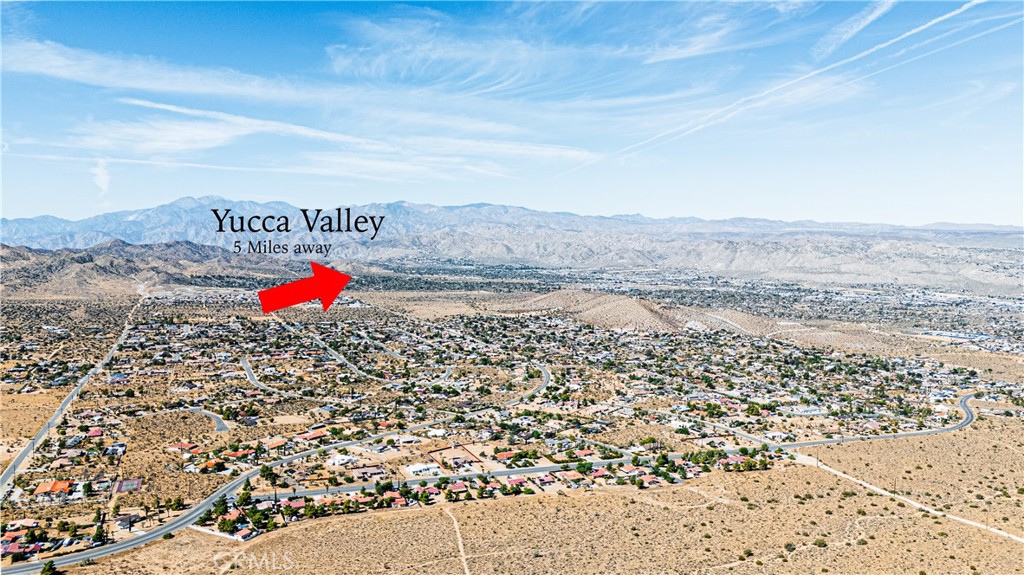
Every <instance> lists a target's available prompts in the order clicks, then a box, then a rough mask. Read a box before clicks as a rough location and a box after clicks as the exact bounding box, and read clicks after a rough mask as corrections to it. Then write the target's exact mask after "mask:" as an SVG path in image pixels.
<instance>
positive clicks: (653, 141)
mask: <svg viewBox="0 0 1024 575" xmlns="http://www.w3.org/2000/svg"><path fill="white" fill-rule="evenodd" d="M985 1H986V0H970V1H969V2H967V3H965V4H963V5H961V6H959V7H957V8H955V9H953V10H951V11H949V12H946V13H945V14H942V15H940V16H937V17H935V18H932V19H931V20H929V21H927V22H925V23H923V24H920V25H918V26H916V27H914V28H912V29H910V30H908V31H906V32H904V33H902V34H900V35H898V36H896V37H894V38H891V39H889V40H886V41H884V42H880V43H878V44H875V45H874V46H872V47H871V48H868V49H866V50H863V51H861V52H859V53H857V54H854V55H853V56H849V57H847V58H844V59H842V60H839V61H837V62H833V63H832V64H829V65H827V66H822V67H819V68H815V69H813V70H810V71H808V72H804V73H801V74H797V75H796V76H795V77H793V78H791V79H789V80H785V81H783V82H779V83H776V84H775V85H773V86H771V87H769V88H766V89H764V90H761V91H759V92H756V93H754V94H751V95H748V96H744V97H742V98H739V99H738V100H735V101H734V102H732V103H731V104H728V105H726V106H722V107H720V108H716V109H713V110H711V111H710V112H708V113H706V114H703V115H701V116H699V117H697V118H695V119H693V120H691V121H689V122H687V123H685V124H683V125H680V126H677V127H674V128H672V129H669V130H665V131H662V132H660V133H658V134H655V135H653V136H651V137H649V138H646V139H644V140H641V141H639V142H637V143H634V144H631V145H629V146H625V147H623V148H620V149H619V150H616V151H615V152H612V153H610V154H605V155H603V156H601V157H599V158H596V159H594V160H590V161H589V162H587V163H584V164H582V165H580V166H576V167H574V168H572V169H570V170H568V171H566V172H563V173H562V174H561V175H566V174H570V173H573V172H576V171H578V170H580V169H582V168H584V167H586V166H588V165H591V164H593V163H595V162H598V161H601V160H602V159H607V158H613V157H626V156H632V155H636V154H637V153H639V152H640V151H641V150H643V149H649V148H650V147H652V146H656V145H660V144H663V143H665V142H668V141H673V140H677V139H679V138H683V137H686V136H689V135H691V134H694V133H696V132H699V131H701V130H704V129H706V128H708V127H710V126H714V125H717V124H721V123H723V122H725V121H728V120H730V119H732V118H734V117H736V116H738V115H740V114H741V113H743V112H745V111H747V110H750V109H753V108H759V107H762V106H764V105H765V104H766V103H767V102H770V101H772V100H778V99H779V95H780V94H782V93H785V92H789V91H791V90H792V89H793V88H794V87H796V86H798V85H800V84H802V83H804V82H807V81H808V80H812V79H815V78H817V77H818V76H821V75H823V74H826V73H828V72H831V71H833V70H836V69H839V68H841V67H843V66H846V65H848V64H851V63H854V62H857V61H859V60H862V59H864V58H867V57H868V56H870V55H872V54H875V53H876V52H879V51H881V50H884V49H885V48H888V47H890V46H893V45H895V44H898V43H899V42H902V41H903V40H906V39H907V38H910V37H913V36H916V35H917V34H920V33H922V32H924V31H925V30H928V29H929V28H932V27H934V26H936V25H938V24H940V23H942V22H945V21H947V20H949V19H951V18H954V17H956V16H958V15H960V14H962V13H964V12H966V11H967V10H969V9H970V8H972V7H974V6H976V5H978V4H982V3H984V2H985ZM849 85H850V83H849V82H842V83H839V84H837V86H844V87H845V86H849ZM834 89H836V88H833V90H834ZM830 91H831V90H830Z"/></svg>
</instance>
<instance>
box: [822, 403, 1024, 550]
mask: <svg viewBox="0 0 1024 575" xmlns="http://www.w3.org/2000/svg"><path fill="white" fill-rule="evenodd" d="M807 453H808V455H813V456H816V457H819V458H820V459H821V461H822V462H823V463H825V464H827V465H829V466H831V467H834V468H836V469H839V470H840V471H843V472H845V473H848V474H850V475H852V476H854V477H857V478H858V479H862V480H864V481H867V482H869V483H872V484H874V485H877V486H878V487H882V488H884V489H888V490H890V491H891V490H892V489H893V488H895V489H896V490H897V491H899V492H900V494H905V495H908V496H909V497H911V498H912V499H915V500H917V501H920V502H921V503H924V504H925V505H929V506H931V507H934V508H936V509H943V510H945V511H948V512H950V513H952V514H954V515H959V516H961V517H966V518H968V519H973V520H975V521H980V522H987V523H988V524H990V525H993V526H995V527H999V528H1000V529H1003V530H1004V531H1009V532H1010V533H1014V534H1017V535H1024V420H1021V419H1019V418H1008V417H983V418H981V419H979V420H978V421H976V422H974V423H973V424H972V425H970V426H969V427H967V428H965V429H962V430H960V431H955V432H951V433H942V434H939V435H927V436H924V437H908V438H904V439H896V440H885V441H873V442H859V443H844V444H841V445H834V446H829V447H823V448H821V449H820V450H819V449H817V448H814V449H811V450H807ZM1018 490H1020V491H1018Z"/></svg>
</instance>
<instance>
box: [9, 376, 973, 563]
mask: <svg viewBox="0 0 1024 575" xmlns="http://www.w3.org/2000/svg"><path fill="white" fill-rule="evenodd" d="M542 370H543V372H544V373H545V374H546V376H545V380H544V381H543V382H542V384H541V386H545V385H547V383H548V382H549V381H550V373H549V372H548V370H547V368H542ZM531 393H536V390H534V391H533V392H531ZM970 399H971V396H970V395H965V396H962V397H961V398H960V402H959V405H960V407H961V409H963V410H964V413H965V417H964V419H963V420H962V421H960V422H959V423H957V424H956V425H952V426H950V427H944V428H940V429H928V430H922V431H915V432H907V433H896V434H890V435H885V436H871V437H864V438H858V439H849V440H847V441H855V440H870V439H891V438H897V437H912V436H915V435H934V434H937V433H947V432H950V431H956V430H958V429H963V428H964V427H966V426H968V425H970V424H971V423H972V422H973V421H974V420H975V414H974V412H973V411H972V410H971V408H970V406H969V405H968V403H967V402H968V401H969V400H970ZM514 401H515V402H516V403H518V401H519V400H514ZM451 419H452V418H451V417H448V418H445V419H438V420H434V421H430V422H426V423H421V424H418V425H415V426H412V427H408V428H406V429H404V430H397V429H396V430H393V431H389V432H386V433H381V434H378V435H373V436H369V437H366V438H363V439H359V440H349V441H341V442H337V443H332V444H330V445H324V446H316V447H314V448H312V449H308V450H306V451H302V452H299V453H295V454H292V455H289V456H287V457H284V458H282V459H278V460H276V461H273V462H268V463H267V464H266V465H267V466H269V467H278V466H281V465H287V464H289V463H292V462H294V461H297V460H299V459H303V458H306V457H309V456H311V455H313V454H315V453H316V452H317V451H319V450H321V449H336V448H340V447H351V446H354V445H358V444H360V443H366V442H371V441H375V440H377V439H381V438H384V437H388V436H391V435H395V434H398V433H408V432H411V431H417V430H420V429H425V428H427V427H431V426H434V425H438V424H441V423H446V422H447V421H450V420H451ZM839 442H840V440H822V441H821V442H815V441H811V442H803V443H794V444H784V445H782V446H781V447H787V446H792V447H793V448H795V447H809V446H813V445H823V444H826V443H839ZM727 453H735V451H733V450H729V451H727ZM681 455H682V454H673V455H670V456H669V458H670V459H678V458H679V457H681ZM651 459H653V457H651V456H648V457H641V458H640V461H641V462H648V461H650V460H651ZM631 460H632V458H630V457H621V458H618V459H602V460H598V461H594V462H593V463H594V465H595V466H605V465H608V464H618V463H629V462H630V461H631ZM561 469H562V466H561V465H543V466H537V467H530V468H521V469H505V470H499V471H493V472H489V473H487V474H486V475H490V476H494V477H506V476H509V475H525V474H531V473H551V472H554V471H560V470H561ZM258 474H259V468H253V469H251V470H249V471H246V472H245V473H242V474H240V475H239V476H238V477H236V478H235V479H234V480H232V481H231V482H230V483H228V484H226V485H224V486H223V487H221V488H220V489H218V490H217V491H215V492H213V494H211V495H210V496H209V497H207V498H206V499H204V500H203V501H201V502H200V503H198V504H196V505H195V506H194V507H192V508H191V509H189V510H188V511H186V512H185V513H184V514H182V515H180V516H178V517H176V518H175V519H172V520H171V521H169V522H167V523H165V524H164V525H161V526H159V527H157V528H155V529H152V530H151V531H149V532H147V533H145V534H142V535H138V536H136V537H133V538H131V539H127V540H125V541H121V542H118V543H112V544H110V545H105V546H103V547H98V548H96V549H90V550H87V551H80V552H78V553H72V554H69V555H66V556H63V557H57V558H54V560H53V561H54V564H55V565H56V566H58V567H63V566H67V565H73V564H75V563H80V562H82V561H86V560H95V559H99V558H102V557H107V556H109V555H114V554H116V553H120V552H122V551H128V550H130V549H134V548H136V547H139V546H141V545H145V544H147V543H150V542H152V541H155V540H157V539H160V538H162V537H163V536H164V534H166V533H172V532H174V531H177V530H179V529H182V528H185V527H188V526H189V525H191V524H192V523H194V522H195V521H196V520H197V519H198V518H199V516H200V515H202V514H203V512H205V511H206V510H207V509H209V508H210V507H212V506H213V502H214V501H215V500H216V499H218V498H219V497H220V496H221V495H230V494H231V493H234V492H235V491H237V490H238V489H240V488H241V487H242V485H243V484H244V483H245V480H246V479H252V478H253V477H255V476H257V475H258ZM477 475H480V474H479V473H465V474H457V475H450V476H447V477H450V478H451V479H468V478H472V477H476V476H477ZM424 479H426V480H430V479H436V478H422V479H420V478H417V479H415V480H406V481H396V482H395V483H400V484H409V483H419V481H422V480H424ZM364 487H366V488H367V489H371V488H372V487H373V486H372V485H371V484H358V485H356V484H353V485H343V486H339V487H334V488H322V489H311V490H301V491H297V492H296V495H303V496H305V495H309V496H317V495H324V494H327V493H350V492H356V491H359V490H361V489H362V488H364ZM268 497H270V496H268V495H265V494H264V495H260V496H259V497H257V498H258V499H267V498H268ZM41 568H42V564H41V563H39V562H33V563H23V564H17V565H13V566H10V567H7V568H5V569H4V570H3V572H4V573H5V574H10V575H24V574H29V573H35V572H37V571H38V570H39V569H41Z"/></svg>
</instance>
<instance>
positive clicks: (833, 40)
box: [811, 0, 896, 60]
mask: <svg viewBox="0 0 1024 575" xmlns="http://www.w3.org/2000/svg"><path fill="white" fill-rule="evenodd" d="M895 5H896V0H880V1H878V2H875V3H873V4H871V5H870V6H868V7H866V8H864V9H863V10H861V11H860V12H858V13H857V14H856V15H855V16H853V17H852V18H849V19H848V20H846V21H844V22H843V23H841V24H839V25H838V26H836V27H835V28H832V29H831V30H829V32H828V34H825V36H824V37H823V38H822V39H821V40H818V43H817V44H815V45H814V48H812V49H811V55H812V56H814V59H815V60H823V59H825V58H827V57H828V56H830V55H831V54H832V52H835V51H836V49H837V48H839V47H840V46H842V45H843V44H845V43H846V42H849V41H850V40H851V39H852V38H853V37H854V36H856V35H857V34H858V33H860V31H861V30H863V29H864V28H867V27H868V25H869V24H871V23H872V22H874V21H875V20H878V19H879V18H881V17H882V16H884V15H885V14H886V13H887V12H888V11H889V10H892V7H893V6H895Z"/></svg>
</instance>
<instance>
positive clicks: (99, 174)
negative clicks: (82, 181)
mask: <svg viewBox="0 0 1024 575" xmlns="http://www.w3.org/2000/svg"><path fill="white" fill-rule="evenodd" d="M89 173H90V174H92V183H94V184H96V187H97V188H99V189H100V194H99V197H100V198H104V197H106V195H107V192H109V191H110V166H109V163H108V162H107V160H103V159H100V160H96V165H95V166H94V167H92V168H89Z"/></svg>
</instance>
